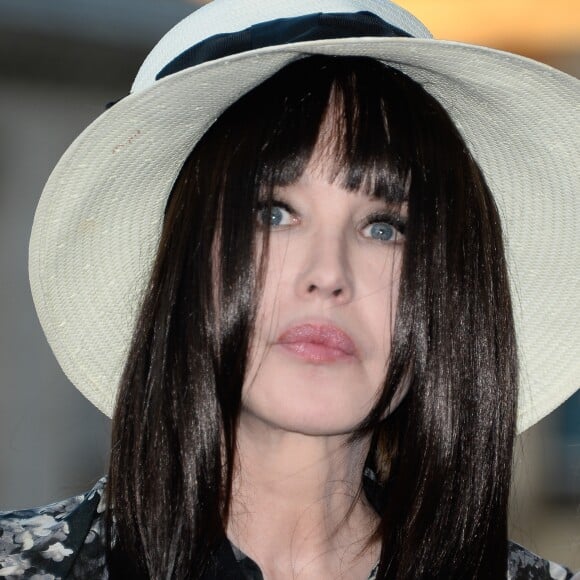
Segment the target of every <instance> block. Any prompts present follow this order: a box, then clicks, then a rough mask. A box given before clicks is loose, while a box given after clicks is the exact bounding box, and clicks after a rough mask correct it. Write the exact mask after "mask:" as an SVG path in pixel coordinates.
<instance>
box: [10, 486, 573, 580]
mask: <svg viewBox="0 0 580 580" xmlns="http://www.w3.org/2000/svg"><path fill="white" fill-rule="evenodd" d="M105 482H106V479H105V478H102V479H100V480H99V481H98V482H97V483H96V485H95V486H94V487H93V488H92V489H91V490H90V491H89V492H88V493H85V494H83V495H78V496H76V497H72V498H70V499H67V500H65V501H60V502H57V503H53V504H51V505H48V506H46V507H42V508H37V509H29V510H20V511H14V512H0V578H7V579H14V580H22V579H27V580H60V579H65V578H67V579H82V580H106V579H107V578H108V573H107V569H106V565H105V543H104V517H103V514H104V507H105V506H104V502H103V499H102V498H103V490H104V486H105ZM217 558H218V561H217V566H218V568H219V569H220V570H222V571H224V570H227V572H229V574H228V577H229V578H237V579H239V580H262V578H263V577H262V573H261V571H260V569H259V568H258V566H257V565H256V563H255V562H254V561H253V560H251V558H249V557H248V556H246V555H245V554H244V553H242V552H241V551H240V550H238V549H237V548H236V547H235V546H232V545H231V544H229V542H227V545H226V546H222V548H220V550H218V555H217ZM376 572H377V569H376V567H375V568H374V569H373V570H372V571H371V573H370V575H369V577H368V580H374V579H375V577H376ZM230 574H231V575H230ZM213 577H215V578H216V579H217V578H223V577H225V575H222V574H220V573H219V572H218V573H217V574H216V575H215V576H214V575H212V578H213ZM507 579H508V580H580V572H578V573H577V574H573V573H572V572H571V571H570V570H568V569H567V568H564V567H563V566H560V565H559V564H555V563H554V562H548V561H547V560H543V559H542V558H540V557H539V556H536V555H535V554H532V553H531V552H528V551H527V550H526V549H524V548H522V547H521V546H518V545H517V544H514V543H511V542H510V545H509V560H508V567H507Z"/></svg>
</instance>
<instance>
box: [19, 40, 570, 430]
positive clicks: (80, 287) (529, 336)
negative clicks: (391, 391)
mask: <svg viewBox="0 0 580 580" xmlns="http://www.w3.org/2000/svg"><path fill="white" fill-rule="evenodd" d="M311 54H325V55H334V56H367V57H372V58H376V59H379V60H381V61H383V62H385V63H386V64H388V65H390V66H392V67H395V68H398V69H400V70H401V71H403V72H404V73H406V74H407V75H408V76H410V77H412V78H413V79H415V80H416V81H418V82H419V83H421V84H422V85H423V86H424V87H425V88H426V89H427V91H428V92H429V93H431V94H432V95H433V96H434V97H435V98H436V99H437V100H438V101H439V102H440V103H441V104H442V105H443V106H444V107H445V109H446V110H447V111H448V112H449V114H450V116H451V118H452V119H453V120H454V122H455V124H456V125H457V127H458V128H459V130H460V131H461V133H462V135H463V137H464V139H465V141H466V143H467V145H468V147H469V148H470V150H471V151H472V153H473V155H474V156H475V158H476V159H477V161H478V163H479V165H480V167H481V168H482V170H483V172H484V174H485V177H486V179H487V182H488V184H489V186H490V188H491V190H492V192H493V194H494V197H495V200H496V203H497V206H498V208H499V212H500V216H501V219H502V226H503V229H504V235H505V241H506V248H507V260H508V268H509V273H510V282H511V288H512V296H513V301H514V316H515V321H516V332H517V340H518V345H519V356H520V372H521V378H520V399H519V407H518V430H519V431H523V430H524V429H526V428H528V427H529V426H530V425H532V424H533V423H535V422H536V421H538V420H539V419H541V418H542V417H543V416H545V415H546V414H548V413H549V412H550V411H552V410H553V409H554V408H556V407H557V406H558V405H559V404H561V403H562V402H563V401H564V400H565V399H566V398H568V397H569V396H570V395H572V394H573V393H574V392H575V391H576V390H577V389H578V387H579V386H580V379H579V377H580V353H579V351H580V348H579V347H578V345H579V344H580V228H579V227H578V224H579V223H580V198H579V195H578V192H579V189H580V188H579V187H578V186H579V181H580V179H579V169H578V165H579V164H578V153H579V149H580V147H579V134H580V120H579V119H580V115H579V112H578V86H579V82H578V81H577V79H574V78H573V77H570V76H568V75H566V74H564V73H562V72H560V71H556V70H554V69H552V68H550V67H547V66H545V65H542V64H540V63H537V62H535V61H532V60H529V59H525V58H523V57H519V56H516V55H512V54H509V53H504V52H501V51H497V50H492V49H488V48H483V47H478V46H472V45H467V44H462V43H456V42H447V41H439V40H437V41H435V40H431V39H400V38H355V39H346V40H344V39H341V40H340V41H336V40H320V41H312V42H304V43H298V44H292V45H283V46H276V47H269V48H263V49H259V50H255V51H251V52H246V53H242V54H239V55H236V56H232V57H228V58H224V59H220V60H217V61H213V62H209V63H206V64H203V65H199V66H197V67H195V68H192V69H187V70H185V71H182V72H180V73H177V74H174V75H172V76H169V77H167V78H165V79H163V80H161V81H158V82H156V83H155V84H154V85H153V86H151V87H149V88H148V89H145V90H143V91H141V92H138V93H135V94H132V95H129V96H128V97H126V98H124V99H123V100H121V101H120V102H119V103H117V104H116V105H115V106H113V107H112V108H111V109H109V110H108V111H106V112H105V113H103V114H102V115H101V116H100V117H99V118H98V119H96V120H95V121H94V122H93V123H92V124H91V125H90V126H89V127H88V128H87V129H86V130H85V131H84V132H83V133H82V134H81V135H80V136H79V137H78V138H77V139H76V140H75V142H74V143H73V144H72V145H71V146H70V148H69V149H68V150H67V151H66V153H65V154H64V155H63V157H62V159H61V160H60V162H59V163H58V165H57V166H56V168H55V169H54V171H53V173H52V175H51V176H50V179H49V181H48V182H47V185H46V187H45V189H44V191H43V194H42V197H41V200H40V203H39V205H38V209H37V212H36V215H35V219H34V225H33V229H32V236H31V242H30V256H29V258H30V263H29V267H30V279H31V287H32V294H33V298H34V302H35V305H36V308H37V311H38V315H39V318H40V322H41V324H42V327H43V329H44V331H45V334H46V336H47V338H48V341H49V343H50V345H51V347H52V349H53V351H54V353H55V355H56V357H57V359H58V361H59V363H60V365H61V367H62V368H63V370H64V372H65V374H66V375H67V376H68V378H69V379H70V380H71V381H72V382H73V383H74V384H75V386H76V387H77V388H78V389H79V390H80V391H81V392H82V393H83V394H84V395H85V396H86V397H87V398H88V399H89V400H90V401H91V402H92V403H93V404H94V405H95V406H96V407H98V408H99V409H100V410H101V411H102V412H103V413H105V414H106V415H108V416H111V415H112V412H113V407H114V403H115V395H116V390H117V385H118V382H119V378H120V376H121V373H122V369H123V365H124V362H125V358H126V356H127V349H128V346H129V344H130V341H131V334H132V329H133V324H134V320H135V316H136V314H137V309H138V306H139V304H140V299H141V296H142V294H143V291H144V289H145V288H146V286H147V282H148V276H149V273H150V269H151V266H152V262H153V259H154V256H155V253H156V249H157V244H158V240H159V234H160V232H161V227H162V220H163V212H164V208H165V203H166V200H167V197H168V194H169V192H170V190H171V187H172V185H173V182H174V180H175V178H176V176H177V174H178V172H179V170H180V168H181V165H182V164H183V162H184V160H185V158H186V157H187V155H188V154H189V153H190V151H191V150H192V148H193V147H194V145H195V144H196V143H197V141H198V140H199V139H200V138H201V136H202V135H203V134H204V133H205V131H206V130H207V129H208V128H209V126H210V125H211V124H212V123H213V122H214V121H215V119H216V118H217V117H218V116H219V115H220V114H221V113H222V112H223V111H224V110H225V109H226V108H227V107H228V106H229V105H230V104H232V103H233V102H235V101H236V100H237V99H238V98H239V97H240V96H241V95H243V94H244V93H246V92H247V91H248V90H250V89H251V88H253V87H255V86H256V85H258V84H259V83H260V82H262V81H263V80H265V79H266V78H268V77H270V76H271V75H272V74H274V73H275V72H276V71H278V70H279V69H281V68H282V67H284V66H285V65H286V64H288V63H290V62H292V61H294V60H296V59H300V58H303V57H305V56H308V55H311Z"/></svg>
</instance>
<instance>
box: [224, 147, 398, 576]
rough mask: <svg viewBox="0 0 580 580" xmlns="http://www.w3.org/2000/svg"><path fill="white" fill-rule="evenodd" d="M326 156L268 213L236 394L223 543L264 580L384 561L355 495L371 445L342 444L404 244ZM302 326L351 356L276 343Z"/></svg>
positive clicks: (368, 404) (379, 355)
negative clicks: (330, 356)
mask: <svg viewBox="0 0 580 580" xmlns="http://www.w3.org/2000/svg"><path fill="white" fill-rule="evenodd" d="M321 157H322V154H319V155H316V154H315V155H314V157H313V160H312V161H311V163H310V165H309V167H308V168H307V169H306V171H305V172H304V174H303V176H302V177H301V178H300V179H299V180H298V181H297V182H296V183H295V184H293V185H291V186H289V187H286V188H284V189H280V190H279V191H278V192H277V193H276V196H275V197H276V200H277V201H280V202H282V203H283V204H285V206H287V208H288V209H286V208H285V207H282V206H281V207H276V208H275V211H274V212H273V214H272V217H274V218H275V221H276V222H277V223H278V224H279V225H276V226H275V227H272V228H271V234H270V244H269V249H268V252H269V254H268V266H267V271H266V277H265V284H264V289H263V296H262V299H261V303H260V305H259V317H258V325H257V328H256V336H255V339H254V345H253V352H252V353H251V356H250V372H249V373H248V378H247V380H246V383H245V384H244V387H243V391H242V392H243V400H242V412H241V416H240V423H239V428H238V462H239V465H238V469H237V470H236V473H237V474H236V476H235V480H234V489H233V497H232V506H231V508H232V509H231V517H230V522H229V524H228V536H229V537H230V539H231V540H232V542H233V543H234V544H235V545H237V546H238V547H240V548H241V549H242V550H243V551H244V552H245V553H247V554H248V555H250V556H251V557H252V558H253V559H254V560H255V561H256V562H257V563H258V565H259V566H260V568H261V569H262V571H263V573H264V575H265V578H267V579H268V580H278V579H288V578H299V579H301V580H309V579H317V580H319V579H320V578H349V579H353V578H360V579H361V580H362V579H366V578H367V576H368V574H369V572H370V570H371V569H372V567H373V566H374V564H375V563H376V562H377V560H378V557H379V553H380V546H378V545H376V544H373V543H370V544H369V536H370V535H371V534H372V532H373V530H374V524H375V523H376V515H375V514H374V512H373V510H372V508H371V507H370V506H369V505H368V504H367V502H366V500H365V498H364V494H362V493H361V494H358V491H359V488H360V482H361V473H362V469H363V464H364V460H365V457H366V454H367V452H368V447H369V441H368V440H365V439H363V440H361V441H358V442H357V443H354V444H352V443H348V436H349V435H350V434H351V433H352V432H353V430H354V429H355V428H356V426H357V425H358V423H359V422H360V421H361V420H362V419H363V418H364V417H365V416H366V415H367V413H368V412H369V411H370V409H371V408H372V405H373V403H374V401H375V400H376V397H377V395H378V393H379V391H380V390H381V389H382V384H383V380H384V377H385V371H386V365H387V362H388V356H389V352H390V346H391V336H392V330H393V324H394V312H395V308H396V301H397V288H398V281H399V274H400V265H401V257H402V250H403V244H404V236H402V234H398V235H395V236H394V237H393V238H392V239H390V240H385V239H378V238H380V237H381V236H382V234H384V232H385V230H383V229H382V225H385V224H382V225H380V224H378V225H377V224H374V223H369V216H370V215H372V214H377V212H382V213H384V212H389V213H392V212H393V207H390V206H389V205H387V204H386V203H385V202H384V201H380V200H376V199H372V198H370V197H367V196H365V195H363V194H360V193H353V192H347V191H346V190H345V189H343V188H342V187H341V185H340V183H339V181H340V179H339V180H335V182H334V183H332V182H331V181H330V179H329V178H328V177H327V176H326V175H325V172H324V166H325V163H324V160H323V159H322V158H321ZM280 210H281V211H280ZM403 211H404V209H403ZM269 217H270V216H268V215H266V218H269ZM266 221H267V220H266ZM379 221H381V223H382V220H379ZM387 229H388V228H387ZM377 234H379V235H377ZM387 237H388V236H387ZM303 323H312V324H315V325H320V324H331V325H334V326H338V327H339V328H340V329H342V330H343V331H344V332H346V333H347V334H348V335H349V336H350V338H351V339H352V340H353V342H354V345H355V347H356V351H355V353H354V354H352V355H349V356H344V357H339V359H338V360H335V361H327V360H324V361H316V360H310V359H308V358H304V357H301V356H297V355H296V353H295V352H292V351H289V350H288V349H287V348H285V347H284V346H283V345H281V344H280V343H279V337H280V336H281V334H283V333H284V331H285V330H287V329H288V328H291V327H293V326H294V325H297V324H303ZM306 346H308V345H306ZM401 397H402V395H401ZM401 397H400V398H401Z"/></svg>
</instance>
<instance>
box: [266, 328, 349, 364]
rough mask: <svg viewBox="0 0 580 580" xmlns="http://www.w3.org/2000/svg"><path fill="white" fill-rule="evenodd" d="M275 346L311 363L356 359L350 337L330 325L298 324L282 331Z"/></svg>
mask: <svg viewBox="0 0 580 580" xmlns="http://www.w3.org/2000/svg"><path fill="white" fill-rule="evenodd" d="M276 345H278V346H280V347H281V348H283V349H284V350H285V351H286V352H288V353H290V354H291V355H294V356H296V357H298V358H301V359H303V360H305V361H308V362H311V363H318V364H324V363H332V362H339V361H348V360H352V359H354V358H355V357H356V347H355V344H354V341H353V340H352V338H350V336H349V335H348V334H347V333H346V332H344V331H343V330H341V329H340V328H338V327H336V326H334V325H332V324H300V325H297V326H292V327H291V328H289V329H288V330H286V331H284V332H283V333H282V334H281V335H280V337H279V338H278V340H277V341H276Z"/></svg>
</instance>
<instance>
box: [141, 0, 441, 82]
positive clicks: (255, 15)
mask: <svg viewBox="0 0 580 580" xmlns="http://www.w3.org/2000/svg"><path fill="white" fill-rule="evenodd" d="M360 12H367V13H371V14H374V15H375V16H377V17H379V18H380V19H381V20H383V21H384V22H386V23H388V24H390V25H392V26H394V27H396V28H399V29H400V30H402V31H404V32H405V33H407V34H408V35H410V36H413V37H415V38H431V37H432V35H431V33H430V32H429V30H428V29H427V28H426V27H425V26H424V25H423V24H422V23H421V22H420V21H419V20H418V19H417V18H415V16H413V15H412V14H410V13H409V12H407V11H406V10H405V9H404V8H401V7H400V6H398V5H397V4H394V3H393V2H390V0H316V1H314V2H313V1H312V0H292V2H289V1H288V0H268V2H264V1H263V0H214V1H213V2H210V3H209V4H206V5H205V6H202V7H201V8H199V9H197V10H196V11H195V12H193V13H192V14H190V15H189V16H188V17H187V18H185V19H184V20H182V21H181V22H179V23H178V24H177V25H176V26H174V27H173V28H172V29H171V30H170V31H169V32H168V33H167V34H165V36H163V38H161V40H160V41H159V42H158V43H157V45H156V46H155V47H154V48H153V50H152V51H151V52H150V53H149V55H148V56H147V58H146V59H145V61H144V62H143V64H142V66H141V68H140V69H139V72H138V73H137V76H136V78H135V81H134V83H133V86H132V88H131V92H132V93H135V92H139V91H142V90H144V89H146V88H148V87H149V86H151V85H153V84H154V83H155V81H156V77H157V75H158V73H159V72H160V71H161V70H162V69H163V68H164V67H166V66H167V65H168V64H169V63H170V62H171V61H172V60H173V59H175V58H176V57H178V56H179V55H180V54H182V53H183V52H185V51H186V50H188V49H190V48H191V47H192V46H194V45H197V44H199V43H201V42H203V41H204V40H207V39H208V38H211V37H212V36H216V35H221V34H228V33H235V32H240V31H242V30H246V29H248V28H250V27H252V26H255V25H257V24H263V23H265V22H269V21H273V20H278V19H283V18H299V17H304V16H307V15H311V14H317V13H326V14H333V13H337V14H340V13H342V14H355V13H360Z"/></svg>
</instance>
